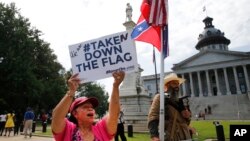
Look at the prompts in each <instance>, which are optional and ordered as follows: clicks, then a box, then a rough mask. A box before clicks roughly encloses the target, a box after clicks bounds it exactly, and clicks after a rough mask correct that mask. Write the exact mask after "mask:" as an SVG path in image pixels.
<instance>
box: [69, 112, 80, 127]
mask: <svg viewBox="0 0 250 141" xmlns="http://www.w3.org/2000/svg"><path fill="white" fill-rule="evenodd" d="M68 119H69V121H71V122H73V123H74V124H76V125H78V123H77V120H76V118H75V117H74V116H73V114H72V113H71V114H70V116H69V118H68Z"/></svg>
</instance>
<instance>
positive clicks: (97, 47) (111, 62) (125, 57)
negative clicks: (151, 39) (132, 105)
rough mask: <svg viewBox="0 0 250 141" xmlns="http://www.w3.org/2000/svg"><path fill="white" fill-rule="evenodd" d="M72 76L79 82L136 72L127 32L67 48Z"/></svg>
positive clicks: (133, 48) (135, 58)
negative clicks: (118, 72)
mask: <svg viewBox="0 0 250 141" xmlns="http://www.w3.org/2000/svg"><path fill="white" fill-rule="evenodd" d="M69 53H70V58H71V64H72V70H73V74H75V73H79V78H80V79H81V82H83V83H85V82H90V81H95V80H98V79H102V78H107V77H110V76H112V72H114V71H117V70H123V71H125V72H126V73H130V72H134V71H137V70H138V63H137V57H136V49H135V44H134V41H133V40H132V39H131V37H130V33H129V32H128V31H125V32H119V33H116V34H112V35H107V36H103V37H100V38H97V39H93V40H89V41H85V42H81V43H78V44H74V45H70V46H69Z"/></svg>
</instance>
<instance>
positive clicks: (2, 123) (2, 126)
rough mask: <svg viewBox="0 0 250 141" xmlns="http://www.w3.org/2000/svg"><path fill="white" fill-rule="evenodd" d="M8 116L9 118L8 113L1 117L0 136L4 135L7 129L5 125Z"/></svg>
mask: <svg viewBox="0 0 250 141" xmlns="http://www.w3.org/2000/svg"><path fill="white" fill-rule="evenodd" d="M6 116H7V112H6V111H5V112H3V113H2V114H1V115H0V136H2V135H3V131H4V129H5V123H6Z"/></svg>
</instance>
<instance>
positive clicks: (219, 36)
mask: <svg viewBox="0 0 250 141" xmlns="http://www.w3.org/2000/svg"><path fill="white" fill-rule="evenodd" d="M212 21H213V18H210V17H206V18H205V19H204V20H203V22H204V23H205V27H204V31H203V32H202V33H201V34H200V35H199V37H198V43H197V44H196V46H195V48H196V49H197V50H200V51H202V50H206V49H220V50H228V45H229V44H230V40H229V39H227V38H226V37H224V32H221V31H220V30H219V29H216V28H214V26H213V24H212Z"/></svg>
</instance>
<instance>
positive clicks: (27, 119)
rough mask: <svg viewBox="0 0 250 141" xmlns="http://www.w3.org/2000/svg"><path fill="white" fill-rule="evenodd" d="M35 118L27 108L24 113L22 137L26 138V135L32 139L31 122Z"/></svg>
mask: <svg viewBox="0 0 250 141" xmlns="http://www.w3.org/2000/svg"><path fill="white" fill-rule="evenodd" d="M34 118H35V114H34V112H33V111H32V109H31V108H30V107H28V108H27V110H26V112H25V113H24V121H23V124H24V137H25V138H27V135H29V137H30V138H31V137H32V125H33V120H34Z"/></svg>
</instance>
